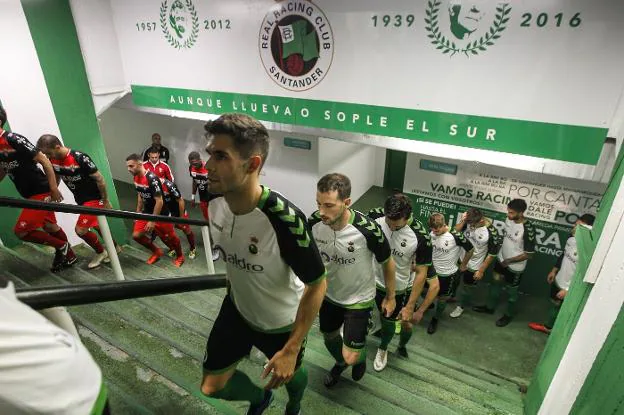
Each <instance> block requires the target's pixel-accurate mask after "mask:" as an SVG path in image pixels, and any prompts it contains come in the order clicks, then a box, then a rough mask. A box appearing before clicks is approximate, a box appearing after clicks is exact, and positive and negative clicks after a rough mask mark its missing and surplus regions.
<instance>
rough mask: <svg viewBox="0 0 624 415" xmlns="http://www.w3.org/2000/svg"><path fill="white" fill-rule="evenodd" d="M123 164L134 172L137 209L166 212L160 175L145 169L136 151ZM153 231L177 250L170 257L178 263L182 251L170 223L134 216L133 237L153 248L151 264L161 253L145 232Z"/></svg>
mask: <svg viewBox="0 0 624 415" xmlns="http://www.w3.org/2000/svg"><path fill="white" fill-rule="evenodd" d="M126 167H127V168H128V172H129V173H130V174H132V175H133V176H134V187H135V188H136V190H137V193H138V196H137V212H143V213H148V214H152V215H164V216H166V215H168V214H169V211H168V210H167V206H165V204H164V200H163V190H162V184H161V183H160V179H159V178H158V177H157V176H156V175H155V174H154V173H152V172H151V171H147V170H145V167H143V163H142V162H141V158H140V156H139V155H138V154H130V155H129V156H128V157H126ZM152 232H156V235H158V237H160V239H161V240H162V241H163V242H164V243H165V245H167V247H168V248H169V249H170V250H174V251H175V252H176V258H175V259H174V260H173V263H174V264H175V266H177V267H180V266H182V264H183V263H184V255H183V254H182V247H181V246H180V239H179V238H178V237H177V236H176V234H175V231H174V229H173V224H171V223H164V222H154V221H146V220H135V221H134V231H133V233H132V237H133V238H134V240H135V241H137V242H138V243H140V244H141V245H143V246H144V247H146V248H147V249H149V250H150V251H152V256H151V257H150V258H149V259H148V260H147V263H148V264H150V265H151V264H153V263H155V262H156V261H158V260H159V259H160V257H161V256H163V252H162V250H161V249H160V248H158V247H157V246H156V245H154V243H153V242H152V241H151V239H150V238H149V237H148V234H151V233H152Z"/></svg>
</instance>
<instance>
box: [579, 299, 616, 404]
mask: <svg viewBox="0 0 624 415" xmlns="http://www.w3.org/2000/svg"><path fill="white" fill-rule="evenodd" d="M623 386H624V311H623V310H620V314H619V315H618V318H617V319H616V321H615V323H614V324H613V328H612V329H611V332H610V333H609V336H608V337H607V340H606V341H605V343H604V344H603V345H602V349H601V350H600V353H598V356H597V357H596V362H595V363H594V365H593V366H592V368H591V371H590V372H589V374H588V375H587V380H586V381H585V383H584V384H583V388H582V389H581V391H580V393H579V395H578V396H577V398H576V401H575V403H574V406H573V407H572V411H571V412H570V414H572V415H594V414H623V413H624V387H623Z"/></svg>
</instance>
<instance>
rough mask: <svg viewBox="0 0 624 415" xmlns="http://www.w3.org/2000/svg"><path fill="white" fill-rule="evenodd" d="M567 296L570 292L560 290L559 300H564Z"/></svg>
mask: <svg viewBox="0 0 624 415" xmlns="http://www.w3.org/2000/svg"><path fill="white" fill-rule="evenodd" d="M566 294H568V290H559V292H558V293H557V298H558V299H560V300H563V299H564V298H565V296H566Z"/></svg>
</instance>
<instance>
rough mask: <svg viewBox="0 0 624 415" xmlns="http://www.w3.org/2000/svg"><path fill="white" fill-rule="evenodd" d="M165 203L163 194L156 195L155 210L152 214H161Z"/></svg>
mask: <svg viewBox="0 0 624 415" xmlns="http://www.w3.org/2000/svg"><path fill="white" fill-rule="evenodd" d="M164 203H165V202H164V201H163V198H162V195H154V211H153V212H152V214H153V215H160V211H161V210H162V207H163V205H164Z"/></svg>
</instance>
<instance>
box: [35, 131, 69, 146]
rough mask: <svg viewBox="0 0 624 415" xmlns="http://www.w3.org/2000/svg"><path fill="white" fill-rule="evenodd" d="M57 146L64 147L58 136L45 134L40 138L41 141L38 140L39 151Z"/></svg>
mask: <svg viewBox="0 0 624 415" xmlns="http://www.w3.org/2000/svg"><path fill="white" fill-rule="evenodd" d="M56 146H61V147H62V146H63V143H61V140H59V138H58V137H57V136H55V135H52V134H44V135H42V136H41V137H39V140H37V148H38V149H43V148H53V147H56Z"/></svg>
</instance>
